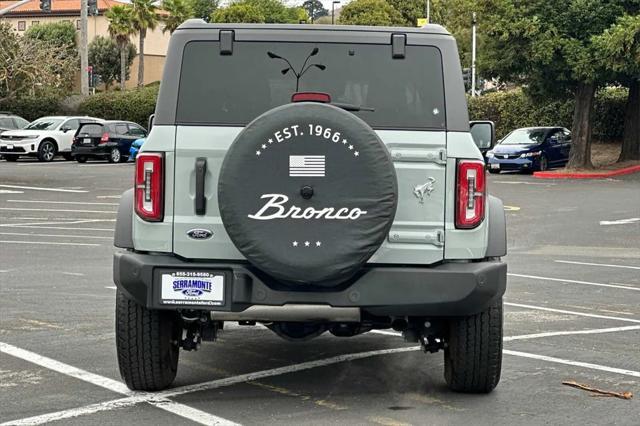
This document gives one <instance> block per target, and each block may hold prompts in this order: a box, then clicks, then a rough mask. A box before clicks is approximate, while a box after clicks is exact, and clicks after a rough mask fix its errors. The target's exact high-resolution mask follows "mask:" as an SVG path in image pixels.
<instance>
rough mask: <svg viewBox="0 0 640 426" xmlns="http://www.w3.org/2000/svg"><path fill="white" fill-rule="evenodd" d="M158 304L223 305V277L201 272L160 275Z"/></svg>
mask: <svg viewBox="0 0 640 426" xmlns="http://www.w3.org/2000/svg"><path fill="white" fill-rule="evenodd" d="M160 302H161V303H162V304H165V305H206V306H222V305H223V304H224V275H220V274H213V273H210V272H201V271H179V272H172V273H167V274H162V281H161V296H160Z"/></svg>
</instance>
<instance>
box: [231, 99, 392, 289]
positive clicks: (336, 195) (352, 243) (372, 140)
mask: <svg viewBox="0 0 640 426" xmlns="http://www.w3.org/2000/svg"><path fill="white" fill-rule="evenodd" d="M218 201H219V206H220V215H221V217H222V222H223V224H224V227H225V229H226V231H227V233H228V234H229V237H230V238H231V240H232V241H233V243H234V244H235V246H236V247H237V248H238V250H239V251H240V252H241V253H242V254H243V255H244V256H245V257H246V258H247V260H248V261H249V262H251V263H252V264H253V265H254V266H255V267H257V268H258V269H260V270H261V271H263V272H265V273H267V274H269V275H271V276H272V277H274V278H277V279H279V280H284V281H288V282H294V283H300V284H312V285H321V286H322V285H325V286H329V285H335V284H337V283H339V282H342V281H344V280H346V279H348V278H350V277H351V276H353V275H354V274H355V273H356V272H357V271H358V270H359V269H360V268H361V267H362V265H364V264H365V263H366V262H367V260H368V259H369V258H370V257H371V256H372V255H373V253H374V252H375V251H376V250H377V249H378V248H379V247H380V245H381V244H382V242H383V241H384V239H385V238H386V236H387V234H388V232H389V229H390V228H391V224H392V222H393V218H394V216H395V212H396V206H397V182H396V175H395V169H394V166H393V163H392V160H391V157H390V155H389V152H388V151H387V149H386V147H385V146H384V144H383V143H382V141H381V140H380V139H379V138H378V136H377V135H376V133H375V132H374V130H373V129H372V128H371V127H369V126H368V125H367V124H366V123H365V122H364V121H362V120H361V119H360V118H358V117H356V116H355V115H353V114H351V113H349V112H347V111H344V110H342V109H339V108H337V107H334V106H331V105H327V104H319V103H310V102H307V103H296V104H288V105H284V106H281V107H278V108H275V109H272V110H270V111H267V112H266V113H264V114H262V115H261V116H260V117H258V118H257V119H255V120H254V121H253V122H251V123H250V124H249V125H247V127H246V128H245V129H244V130H243V131H242V132H241V133H240V134H239V135H238V137H237V138H236V139H235V141H234V142H233V144H232V145H231V147H230V148H229V150H228V152H227V154H226V157H225V159H224V161H223V164H222V167H221V170H220V176H219V181H218Z"/></svg>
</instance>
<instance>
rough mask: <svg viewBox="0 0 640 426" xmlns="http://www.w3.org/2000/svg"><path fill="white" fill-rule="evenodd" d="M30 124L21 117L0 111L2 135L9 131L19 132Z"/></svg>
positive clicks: (0, 131) (0, 132)
mask: <svg viewBox="0 0 640 426" xmlns="http://www.w3.org/2000/svg"><path fill="white" fill-rule="evenodd" d="M27 124H29V122H28V121H27V120H25V119H24V118H22V117H20V116H19V115H15V114H13V113H11V112H8V111H0V134H2V133H3V132H6V131H7V130H18V129H22V128H24V127H25V126H26V125H27Z"/></svg>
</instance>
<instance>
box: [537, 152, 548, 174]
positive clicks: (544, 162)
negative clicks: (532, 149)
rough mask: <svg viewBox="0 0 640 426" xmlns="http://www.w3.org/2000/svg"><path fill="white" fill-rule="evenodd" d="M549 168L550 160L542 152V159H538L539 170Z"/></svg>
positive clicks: (542, 170)
mask: <svg viewBox="0 0 640 426" xmlns="http://www.w3.org/2000/svg"><path fill="white" fill-rule="evenodd" d="M547 169H549V160H547V157H545V155H544V154H542V155H540V160H538V171H540V172H544V171H545V170H547Z"/></svg>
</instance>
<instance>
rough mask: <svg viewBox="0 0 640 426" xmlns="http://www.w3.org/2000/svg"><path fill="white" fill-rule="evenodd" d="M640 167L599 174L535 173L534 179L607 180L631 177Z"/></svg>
mask: <svg viewBox="0 0 640 426" xmlns="http://www.w3.org/2000/svg"><path fill="white" fill-rule="evenodd" d="M639 172H640V166H631V167H625V168H624V169H618V170H611V171H609V172H597V173H558V172H534V173H533V177H535V178H538V179H605V178H610V177H613V176H622V175H630V174H632V173H639Z"/></svg>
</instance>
